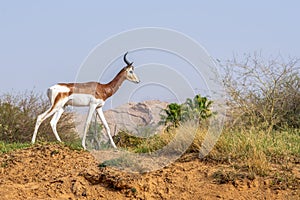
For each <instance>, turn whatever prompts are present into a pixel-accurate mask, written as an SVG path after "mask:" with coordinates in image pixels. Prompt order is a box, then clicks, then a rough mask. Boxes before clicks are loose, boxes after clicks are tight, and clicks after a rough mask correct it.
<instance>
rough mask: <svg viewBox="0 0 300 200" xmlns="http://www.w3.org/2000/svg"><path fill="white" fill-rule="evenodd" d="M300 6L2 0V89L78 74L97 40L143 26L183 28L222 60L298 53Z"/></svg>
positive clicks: (273, 0)
mask: <svg viewBox="0 0 300 200" xmlns="http://www.w3.org/2000/svg"><path fill="white" fill-rule="evenodd" d="M179 2H181V3H179ZM299 9H300V1H297V0H294V1H291V0H286V1H284V0H282V1H279V0H265V1H263V0H252V1H238V0H236V1H233V0H226V1H221V0H220V1H216V0H206V1H196V0H195V1H176V2H175V1H157V0H151V1H137V0H130V1H74V0H53V1H38V0H35V1H33V0H26V1H21V0H20V1H15V0H7V1H3V0H2V1H1V2H0V25H1V28H0V68H1V76H0V93H3V92H7V91H11V90H14V91H24V90H26V89H27V90H32V89H35V90H36V91H38V92H43V91H45V90H46V88H47V87H48V86H51V85H53V84H55V83H57V82H70V81H73V80H74V78H75V76H76V73H77V70H78V68H79V66H80V65H81V64H82V62H83V60H84V59H85V58H86V56H87V55H88V54H89V52H90V51H91V50H92V49H93V48H94V47H95V46H96V45H97V44H99V43H101V42H102V41H104V40H105V39H107V38H109V37H110V36H112V35H115V34H118V33H119V32H122V31H126V30H130V29H134V28H140V27H163V28H169V29H174V30H177V31H179V32H182V33H184V34H186V35H188V36H190V37H192V38H193V39H195V40H196V41H197V42H199V43H200V44H201V45H202V46H204V47H205V49H206V50H207V51H208V52H209V54H210V55H211V56H212V57H213V58H216V59H220V60H226V59H231V58H232V56H233V54H239V55H241V54H243V53H252V52H254V51H262V52H263V54H264V55H266V56H269V55H277V54H279V53H280V54H282V55H283V56H284V57H288V56H291V57H298V58H300V39H299V37H300V26H299V24H300V23H299V22H300V12H299ZM120 67H121V66H120Z"/></svg>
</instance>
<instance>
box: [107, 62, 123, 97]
mask: <svg viewBox="0 0 300 200" xmlns="http://www.w3.org/2000/svg"><path fill="white" fill-rule="evenodd" d="M125 73H126V72H125V69H124V68H123V69H122V70H121V71H120V72H119V73H118V74H117V75H116V76H115V78H114V79H113V80H112V81H110V82H109V83H107V84H105V87H106V88H107V92H108V93H107V95H108V97H110V96H112V95H113V94H115V93H116V92H117V91H118V89H119V88H120V86H121V85H122V83H123V81H124V80H125V79H126V77H125Z"/></svg>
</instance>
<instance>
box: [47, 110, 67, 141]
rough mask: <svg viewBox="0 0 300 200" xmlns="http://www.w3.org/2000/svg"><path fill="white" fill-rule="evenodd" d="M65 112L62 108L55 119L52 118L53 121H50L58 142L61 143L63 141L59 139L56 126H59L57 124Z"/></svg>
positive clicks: (55, 115) (54, 116)
mask: <svg viewBox="0 0 300 200" xmlns="http://www.w3.org/2000/svg"><path fill="white" fill-rule="evenodd" d="M64 111H65V109H64V107H63V108H60V109H59V110H58V111H57V112H56V113H55V114H54V115H53V117H52V119H51V121H50V124H51V128H52V130H53V133H54V135H55V137H56V139H57V140H58V141H60V142H61V139H60V137H59V135H58V133H57V130H56V125H57V122H58V120H59V119H60V117H61V115H62V114H63V112H64Z"/></svg>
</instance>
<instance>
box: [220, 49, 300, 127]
mask: <svg viewBox="0 0 300 200" xmlns="http://www.w3.org/2000/svg"><path fill="white" fill-rule="evenodd" d="M223 70H224V72H223V74H224V85H225V88H226V90H227V93H228V102H227V103H228V107H229V109H228V111H229V117H230V119H231V120H230V121H229V123H228V124H231V126H235V127H243V128H249V127H256V128H263V129H265V130H268V131H269V132H270V131H271V130H274V129H275V130H276V129H284V128H287V127H289V128H299V127H300V66H299V59H290V60H289V61H288V62H285V61H284V60H283V59H281V58H280V57H277V58H271V59H270V60H269V61H265V59H263V57H262V56H261V55H259V54H253V55H245V56H244V57H243V58H242V59H237V58H234V59H233V60H230V61H227V62H226V63H225V64H223Z"/></svg>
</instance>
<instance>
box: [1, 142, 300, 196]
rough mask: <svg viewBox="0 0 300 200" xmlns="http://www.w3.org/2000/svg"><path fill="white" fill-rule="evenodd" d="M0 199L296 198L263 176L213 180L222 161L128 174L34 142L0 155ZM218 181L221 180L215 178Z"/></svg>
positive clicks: (192, 161)
mask: <svg viewBox="0 0 300 200" xmlns="http://www.w3.org/2000/svg"><path fill="white" fill-rule="evenodd" d="M0 164H1V166H0V199H3V200H6V199H8V200H11V199H22V200H23V199H114V200H118V199H189V200H193V199H270V200H271V199H272V200H273V199H284V200H285V199H300V192H299V188H292V189H290V188H285V189H278V188H277V189H276V188H274V187H271V186H272V184H271V181H270V180H268V179H267V178H262V177H256V178H254V179H253V178H250V179H249V177H247V176H239V178H236V179H234V180H229V181H224V182H223V183H222V180H221V179H216V172H218V171H219V172H220V171H230V170H231V168H230V166H229V165H226V164H217V163H213V162H204V161H200V160H199V159H197V158H195V156H193V155H191V154H190V155H185V156H184V157H183V158H181V159H180V160H178V161H177V162H175V163H173V164H171V165H169V166H167V167H165V168H163V169H161V170H157V171H153V172H148V173H144V174H132V173H128V172H127V173H126V172H124V171H120V170H118V169H115V168H112V167H99V166H98V165H99V163H98V162H97V161H96V160H95V159H94V157H93V156H92V155H91V154H90V153H89V152H86V151H74V150H70V149H69V148H68V147H64V146H62V145H56V144H51V145H36V146H33V147H30V148H27V149H23V150H17V151H14V152H10V153H7V154H1V155H0ZM220 180H221V181H220Z"/></svg>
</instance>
